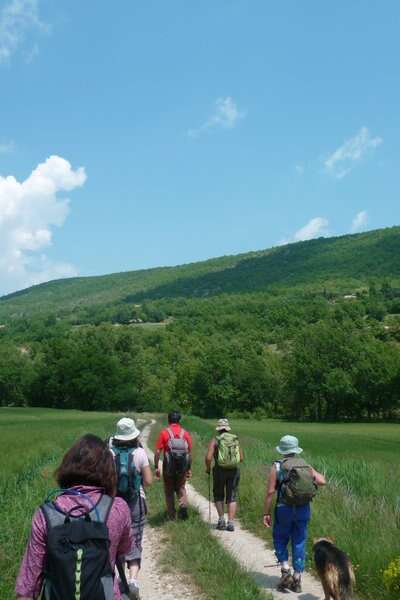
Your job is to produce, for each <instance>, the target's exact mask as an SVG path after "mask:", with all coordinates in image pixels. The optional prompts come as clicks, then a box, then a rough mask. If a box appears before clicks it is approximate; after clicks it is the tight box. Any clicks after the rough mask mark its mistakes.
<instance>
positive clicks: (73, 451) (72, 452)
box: [55, 433, 117, 496]
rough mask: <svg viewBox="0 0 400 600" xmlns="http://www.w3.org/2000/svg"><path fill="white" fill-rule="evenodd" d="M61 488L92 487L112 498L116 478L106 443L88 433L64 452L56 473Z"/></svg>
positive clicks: (112, 460)
mask: <svg viewBox="0 0 400 600" xmlns="http://www.w3.org/2000/svg"><path fill="white" fill-rule="evenodd" d="M55 476H56V480H57V483H58V485H59V486H60V487H61V488H70V487H73V486H75V485H93V486H96V487H101V488H103V489H104V491H105V493H106V494H108V495H109V496H115V492H116V485H117V476H116V471H115V464H114V459H113V456H112V454H111V452H110V449H109V448H108V445H107V443H106V442H103V440H102V439H100V438H99V437H97V435H93V434H91V433H87V434H86V435H84V436H83V437H81V438H80V440H78V441H77V442H75V444H74V445H73V446H72V448H70V449H69V450H68V452H66V454H65V455H64V457H63V459H62V461H61V464H60V466H59V467H58V469H57V470H56V473H55Z"/></svg>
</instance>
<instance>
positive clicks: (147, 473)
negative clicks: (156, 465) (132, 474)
mask: <svg viewBox="0 0 400 600" xmlns="http://www.w3.org/2000/svg"><path fill="white" fill-rule="evenodd" d="M142 479H143V485H144V487H148V486H149V485H151V484H152V483H153V473H152V472H151V469H150V467H149V466H148V465H147V466H146V467H143V469H142Z"/></svg>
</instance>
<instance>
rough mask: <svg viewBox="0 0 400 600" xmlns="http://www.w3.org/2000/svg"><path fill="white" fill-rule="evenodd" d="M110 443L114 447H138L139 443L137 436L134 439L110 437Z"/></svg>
mask: <svg viewBox="0 0 400 600" xmlns="http://www.w3.org/2000/svg"><path fill="white" fill-rule="evenodd" d="M111 444H112V445H113V446H114V447H115V448H140V447H141V444H140V442H139V436H138V437H136V438H135V439H134V440H117V438H112V440H111Z"/></svg>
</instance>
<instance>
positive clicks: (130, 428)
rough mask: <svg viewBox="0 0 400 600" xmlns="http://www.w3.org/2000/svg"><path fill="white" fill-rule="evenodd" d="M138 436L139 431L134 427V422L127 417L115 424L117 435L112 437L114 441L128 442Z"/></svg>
mask: <svg viewBox="0 0 400 600" xmlns="http://www.w3.org/2000/svg"><path fill="white" fill-rule="evenodd" d="M139 435H140V430H139V429H138V428H137V427H136V425H135V421H134V420H133V419H130V418H129V417H123V418H122V419H120V420H119V421H118V423H117V433H116V434H115V435H114V439H115V440H121V442H128V441H130V440H134V439H136V438H137V437H138V436H139Z"/></svg>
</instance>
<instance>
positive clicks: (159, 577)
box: [139, 525, 200, 600]
mask: <svg viewBox="0 0 400 600" xmlns="http://www.w3.org/2000/svg"><path fill="white" fill-rule="evenodd" d="M160 537H161V534H160V531H159V530H157V529H155V528H154V527H150V526H149V525H146V527H145V530H144V537H143V548H144V559H143V569H142V571H141V572H140V578H139V582H140V600H161V598H162V600H176V599H177V598H185V599H188V600H198V599H199V598H200V595H199V593H198V592H197V590H196V589H194V587H193V586H192V585H191V582H190V580H189V579H188V578H186V577H184V576H181V575H179V574H176V573H166V572H164V571H163V570H162V568H161V567H160V556H161V553H162V549H163V542H162V540H161V539H160ZM164 546H165V544H164Z"/></svg>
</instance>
